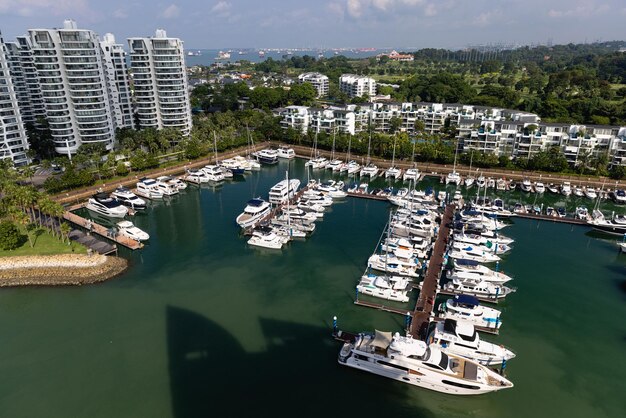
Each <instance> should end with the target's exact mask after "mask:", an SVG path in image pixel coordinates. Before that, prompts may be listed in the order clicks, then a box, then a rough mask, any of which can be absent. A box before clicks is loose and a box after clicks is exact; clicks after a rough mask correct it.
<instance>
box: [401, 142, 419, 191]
mask: <svg viewBox="0 0 626 418" xmlns="http://www.w3.org/2000/svg"><path fill="white" fill-rule="evenodd" d="M412 142H413V154H412V156H411V162H412V163H413V167H411V168H407V169H406V170H405V171H404V176H402V180H403V181H409V182H411V181H412V182H414V183H417V182H418V181H419V179H420V176H421V174H420V171H419V170H418V169H417V167H416V166H415V140H413V141H412Z"/></svg>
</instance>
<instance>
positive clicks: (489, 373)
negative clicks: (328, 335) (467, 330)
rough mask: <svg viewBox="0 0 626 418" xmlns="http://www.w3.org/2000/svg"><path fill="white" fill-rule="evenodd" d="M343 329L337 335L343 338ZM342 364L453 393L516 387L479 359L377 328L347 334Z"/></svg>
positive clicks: (480, 391) (340, 356)
mask: <svg viewBox="0 0 626 418" xmlns="http://www.w3.org/2000/svg"><path fill="white" fill-rule="evenodd" d="M342 335H343V334H342V332H341V331H339V333H338V334H337V338H339V339H341V337H342ZM338 360H339V364H341V365H345V366H349V367H353V368H355V369H359V370H364V371H366V372H370V373H374V374H377V375H379V376H384V377H387V378H390V379H394V380H397V381H399V382H403V383H408V384H410V385H414V386H418V387H422V388H425V389H430V390H434V391H437V392H442V393H449V394H453V395H478V394H482V393H488V392H494V391H498V390H502V389H508V388H512V387H513V383H511V382H510V381H509V380H507V379H506V378H505V377H503V376H500V375H499V374H498V373H496V372H494V371H493V370H491V369H489V368H488V367H486V366H483V365H481V364H479V363H477V362H474V361H471V360H468V359H465V358H463V357H461V356H457V355H454V354H446V353H444V352H442V351H441V350H439V349H438V348H437V347H435V346H432V347H428V346H427V345H426V343H424V342H423V341H421V340H417V339H413V338H412V337H410V336H408V337H403V336H400V334H399V333H396V334H395V335H393V336H392V335H391V333H390V332H380V331H376V333H375V334H374V335H372V334H366V333H361V334H358V335H356V336H354V338H351V337H349V338H346V342H345V343H344V344H343V346H342V347H341V351H340V352H339V359H338Z"/></svg>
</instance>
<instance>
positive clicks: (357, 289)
mask: <svg viewBox="0 0 626 418" xmlns="http://www.w3.org/2000/svg"><path fill="white" fill-rule="evenodd" d="M355 289H356V301H357V302H358V301H359V288H358V287H357V288H355Z"/></svg>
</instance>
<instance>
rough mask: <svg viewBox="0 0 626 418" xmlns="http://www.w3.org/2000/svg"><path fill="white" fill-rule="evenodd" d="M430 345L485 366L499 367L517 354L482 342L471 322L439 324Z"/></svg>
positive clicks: (448, 321) (448, 320)
mask: <svg viewBox="0 0 626 418" xmlns="http://www.w3.org/2000/svg"><path fill="white" fill-rule="evenodd" d="M428 339H429V341H431V342H430V345H431V346H433V345H436V346H437V348H439V349H440V350H441V351H443V352H444V353H447V354H455V355H458V356H462V357H466V358H468V359H470V360H474V361H477V362H479V363H480V364H483V365H485V366H499V365H501V364H502V362H503V361H508V360H510V359H512V358H513V357H515V354H514V353H513V352H512V351H511V350H509V349H507V348H505V347H503V346H501V345H498V344H494V343H490V342H487V341H482V340H481V339H480V337H479V336H478V333H477V332H476V329H475V328H474V325H472V324H471V323H469V322H463V321H456V320H454V319H446V320H445V321H444V322H439V323H437V325H436V326H435V329H434V330H433V331H432V332H431V334H430V336H429V338H428Z"/></svg>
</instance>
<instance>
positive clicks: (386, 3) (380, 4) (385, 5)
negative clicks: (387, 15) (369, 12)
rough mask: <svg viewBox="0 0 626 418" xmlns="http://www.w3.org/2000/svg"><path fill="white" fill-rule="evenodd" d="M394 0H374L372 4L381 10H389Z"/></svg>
mask: <svg viewBox="0 0 626 418" xmlns="http://www.w3.org/2000/svg"><path fill="white" fill-rule="evenodd" d="M392 3H393V0H372V5H373V6H374V7H375V8H377V9H379V10H388V9H389V7H390V6H391V5H392Z"/></svg>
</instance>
